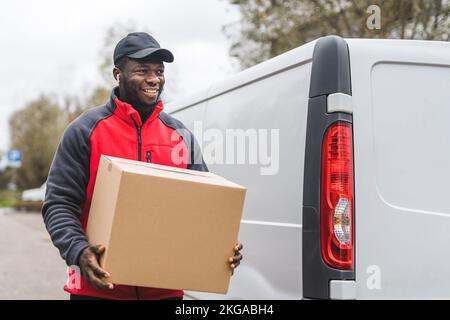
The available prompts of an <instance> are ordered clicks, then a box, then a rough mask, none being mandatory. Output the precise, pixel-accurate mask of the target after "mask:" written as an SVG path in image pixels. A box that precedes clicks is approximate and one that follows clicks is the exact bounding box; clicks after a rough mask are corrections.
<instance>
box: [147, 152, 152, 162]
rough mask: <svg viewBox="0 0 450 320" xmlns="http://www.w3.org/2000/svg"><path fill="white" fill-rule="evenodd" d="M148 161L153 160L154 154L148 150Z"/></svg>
mask: <svg viewBox="0 0 450 320" xmlns="http://www.w3.org/2000/svg"><path fill="white" fill-rule="evenodd" d="M147 162H149V163H150V162H152V154H151V152H150V151H147Z"/></svg>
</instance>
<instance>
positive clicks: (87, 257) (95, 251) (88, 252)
mask: <svg viewBox="0 0 450 320" xmlns="http://www.w3.org/2000/svg"><path fill="white" fill-rule="evenodd" d="M105 249H106V248H105V246H102V245H96V246H90V247H88V248H86V249H84V251H83V252H82V253H81V255H80V261H79V262H80V268H81V272H82V274H83V275H84V276H85V278H86V280H87V281H88V282H89V283H90V284H91V285H92V286H93V287H94V288H96V289H110V290H112V289H114V285H113V284H112V283H110V282H108V281H107V279H106V278H109V276H110V275H109V273H108V272H106V271H105V270H103V269H102V268H100V265H99V259H100V255H101V254H103V253H104V252H105Z"/></svg>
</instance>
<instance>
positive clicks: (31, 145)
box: [9, 95, 66, 189]
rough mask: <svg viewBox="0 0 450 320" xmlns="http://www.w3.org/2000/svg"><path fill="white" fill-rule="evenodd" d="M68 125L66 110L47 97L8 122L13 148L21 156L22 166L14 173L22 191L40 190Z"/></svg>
mask: <svg viewBox="0 0 450 320" xmlns="http://www.w3.org/2000/svg"><path fill="white" fill-rule="evenodd" d="M65 125H66V117H65V114H64V112H63V110H62V109H61V108H60V107H59V106H58V105H57V103H56V102H55V101H54V100H53V99H52V98H50V97H49V96H48V95H47V96H46V95H42V96H40V97H39V98H38V99H36V100H34V101H31V102H30V103H28V104H27V105H26V106H25V108H24V109H21V110H19V111H16V112H14V113H13V114H12V116H11V118H10V120H9V128H10V136H11V146H12V148H14V149H19V150H21V152H22V166H21V167H20V168H18V169H14V170H17V171H16V172H15V179H16V183H17V185H18V187H19V188H20V189H24V188H35V187H38V186H40V185H41V184H42V183H43V182H44V181H45V180H46V179H47V175H48V170H49V168H50V164H51V162H52V159H53V155H54V152H55V150H56V147H57V145H58V142H59V139H60V137H61V134H62V132H63V130H64V127H65Z"/></svg>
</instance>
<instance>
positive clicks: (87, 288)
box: [42, 88, 208, 299]
mask: <svg viewBox="0 0 450 320" xmlns="http://www.w3.org/2000/svg"><path fill="white" fill-rule="evenodd" d="M116 94H118V88H116V89H114V90H113V92H112V94H111V99H110V101H109V102H108V103H106V105H104V106H100V107H96V108H94V109H91V110H89V111H86V112H85V113H83V114H82V115H81V116H79V117H78V118H77V119H76V120H74V121H73V122H72V123H71V124H70V125H69V126H68V127H67V129H66V130H65V132H64V134H63V137H62V139H61V142H60V144H59V146H58V149H57V151H56V154H55V158H54V159H53V163H52V165H51V168H50V172H49V175H48V180H47V192H46V195H45V201H44V205H43V208H42V215H43V218H44V222H45V225H46V228H47V230H48V232H49V233H50V236H51V239H52V241H53V244H54V245H55V246H56V247H57V248H58V249H59V252H60V254H61V257H62V258H63V259H64V260H65V261H66V263H67V265H68V266H77V265H78V259H79V256H80V254H81V252H82V251H83V250H84V249H85V248H87V247H88V246H89V243H88V240H87V238H86V235H85V230H86V226H87V221H88V217H89V209H90V205H91V200H92V194H93V190H94V185H95V179H96V176H97V169H98V164H99V161H100V156H101V155H102V154H103V155H108V156H114V157H120V158H126V159H132V160H139V161H147V162H152V163H156V164H162V165H168V166H174V167H179V168H187V169H192V170H199V171H207V170H208V169H207V167H206V165H205V163H204V161H203V158H202V154H201V151H200V148H199V146H198V144H197V142H196V140H195V138H194V136H193V134H192V133H191V132H190V131H189V130H187V129H186V127H185V126H184V125H183V124H182V123H181V122H180V121H178V120H176V119H175V118H173V117H172V116H170V115H168V114H167V113H165V112H163V111H162V110H163V104H162V102H161V101H160V102H159V103H158V104H157V105H156V106H155V108H154V110H153V112H152V114H151V115H150V117H149V118H148V119H147V120H146V121H145V122H144V123H142V121H141V118H140V116H139V113H138V112H137V111H136V110H135V109H134V108H133V107H132V106H131V105H129V104H127V103H124V102H122V101H120V100H119V98H118V96H117V95H116ZM149 201H158V199H151V194H149ZM74 272H75V270H71V271H70V273H71V274H69V276H74ZM69 279H70V278H69ZM64 289H65V290H66V291H68V292H70V293H72V294H79V295H88V296H95V297H103V298H111V299H163V298H169V297H179V296H182V295H183V291H181V290H168V289H156V288H141V287H130V286H120V285H118V286H115V288H114V290H97V289H94V288H93V287H92V286H91V285H90V284H89V283H88V282H87V281H86V280H85V279H84V278H83V277H81V284H80V286H79V288H76V287H75V288H74V286H67V285H66V286H65V287H64Z"/></svg>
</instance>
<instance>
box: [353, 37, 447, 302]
mask: <svg viewBox="0 0 450 320" xmlns="http://www.w3.org/2000/svg"><path fill="white" fill-rule="evenodd" d="M347 43H348V46H349V54H350V69H351V83H352V96H353V98H352V99H353V130H354V133H353V134H354V161H355V164H354V166H355V173H354V176H355V226H356V228H355V238H356V254H355V257H356V261H355V262H356V264H355V272H356V275H355V276H356V284H357V298H359V299H378V298H380V299H391V298H405V299H410V298H425V299H428V298H433V299H435V298H449V297H450V187H449V182H450V43H446V42H433V41H405V40H347Z"/></svg>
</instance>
